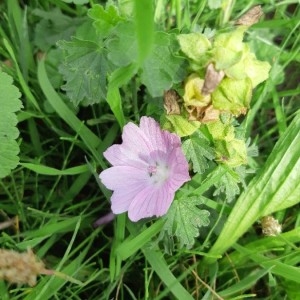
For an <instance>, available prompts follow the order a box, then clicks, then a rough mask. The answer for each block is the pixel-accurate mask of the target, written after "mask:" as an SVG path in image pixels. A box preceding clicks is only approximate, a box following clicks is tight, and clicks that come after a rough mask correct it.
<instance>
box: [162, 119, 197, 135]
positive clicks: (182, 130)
mask: <svg viewBox="0 0 300 300" xmlns="http://www.w3.org/2000/svg"><path fill="white" fill-rule="evenodd" d="M200 125H201V123H200V122H198V121H188V120H187V118H185V117H183V116H181V115H166V116H164V117H163V118H162V127H163V129H166V130H169V131H171V132H175V133H176V134H177V135H179V136H180V137H183V136H188V135H191V134H193V133H194V132H195V131H196V130H197V129H198V128H199V127H200Z"/></svg>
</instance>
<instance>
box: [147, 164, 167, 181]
mask: <svg viewBox="0 0 300 300" xmlns="http://www.w3.org/2000/svg"><path fill="white" fill-rule="evenodd" d="M148 174H149V176H150V179H151V182H152V183H153V184H159V185H161V184H163V183H164V182H165V181H166V180H167V179H168V177H169V174H170V171H169V167H168V166H167V165H165V164H159V163H157V162H156V165H155V166H153V165H150V166H148Z"/></svg>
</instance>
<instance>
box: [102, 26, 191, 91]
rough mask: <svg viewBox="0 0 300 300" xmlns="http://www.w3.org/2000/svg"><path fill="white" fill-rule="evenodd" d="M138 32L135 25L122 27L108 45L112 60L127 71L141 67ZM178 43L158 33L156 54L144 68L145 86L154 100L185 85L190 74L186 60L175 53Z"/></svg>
mask: <svg viewBox="0 0 300 300" xmlns="http://www.w3.org/2000/svg"><path fill="white" fill-rule="evenodd" d="M135 33H136V28H135V24H134V23H133V22H130V21H127V22H122V23H119V24H118V25H117V26H116V27H115V29H114V30H113V32H112V38H110V39H108V41H107V49H108V58H109V60H110V61H111V62H112V63H113V64H114V65H116V66H119V67H124V66H127V65H128V64H131V63H137V62H138V59H139V57H138V56H139V50H140V49H139V48H138V41H137V39H136V34H135ZM174 43H175V39H174V37H173V35H170V34H167V33H165V32H156V33H155V36H154V43H153V45H152V51H151V52H150V53H147V57H145V60H144V63H143V64H142V65H141V82H142V83H143V84H144V85H145V86H146V87H147V89H148V91H149V93H150V95H151V96H152V97H160V96H162V95H163V93H164V91H166V90H169V89H170V88H171V87H172V85H173V84H175V83H179V82H181V81H182V80H183V79H184V77H185V75H186V71H185V68H184V64H185V59H184V58H182V57H179V56H175V55H174V54H173V52H172V51H171V49H173V46H174Z"/></svg>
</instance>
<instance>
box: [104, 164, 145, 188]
mask: <svg viewBox="0 0 300 300" xmlns="http://www.w3.org/2000/svg"><path fill="white" fill-rule="evenodd" d="M99 177H100V179H101V181H102V183H103V184H104V185H105V186H106V187H107V188H108V189H110V190H116V189H130V188H132V187H134V186H135V185H137V184H138V185H139V184H141V183H142V184H145V185H147V182H148V181H149V176H148V174H147V171H145V170H142V169H137V168H134V167H128V166H116V167H111V168H108V169H106V170H104V171H102V172H101V173H100V175H99Z"/></svg>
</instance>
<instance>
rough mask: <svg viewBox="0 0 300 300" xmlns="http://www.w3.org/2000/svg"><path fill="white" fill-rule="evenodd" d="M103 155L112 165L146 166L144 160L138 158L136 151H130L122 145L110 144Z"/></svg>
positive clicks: (140, 167)
mask: <svg viewBox="0 0 300 300" xmlns="http://www.w3.org/2000/svg"><path fill="white" fill-rule="evenodd" d="M103 155H104V157H105V158H106V159H107V160H108V161H109V162H110V163H111V164H112V165H113V166H131V167H136V168H139V169H142V168H147V164H146V162H145V161H143V160H142V159H141V158H140V156H139V153H138V152H132V150H129V149H126V148H125V147H124V146H123V145H112V146H110V147H109V148H108V149H107V150H106V151H105V152H103Z"/></svg>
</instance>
